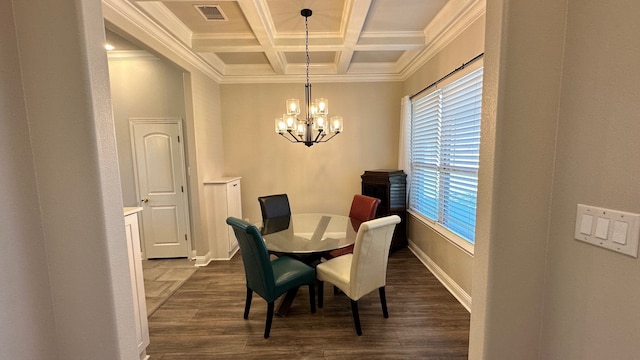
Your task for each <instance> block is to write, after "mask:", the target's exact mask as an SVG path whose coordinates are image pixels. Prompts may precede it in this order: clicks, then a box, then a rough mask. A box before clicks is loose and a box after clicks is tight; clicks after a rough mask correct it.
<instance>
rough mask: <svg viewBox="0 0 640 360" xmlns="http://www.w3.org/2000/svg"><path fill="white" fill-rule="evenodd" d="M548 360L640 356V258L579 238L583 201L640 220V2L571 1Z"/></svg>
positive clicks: (545, 338)
mask: <svg viewBox="0 0 640 360" xmlns="http://www.w3.org/2000/svg"><path fill="white" fill-rule="evenodd" d="M568 3H569V5H568V14H567V25H566V29H567V30H566V45H565V47H564V58H563V77H562V90H561V93H560V111H559V113H558V131H557V150H556V163H555V173H554V182H553V192H552V198H553V200H552V202H553V203H552V207H551V216H550V218H551V222H550V228H549V247H548V256H547V264H548V265H547V279H546V284H545V285H546V289H545V293H544V298H543V299H544V315H543V322H542V331H541V334H542V335H541V352H540V358H541V359H586V360H589V359H637V358H638V357H640V349H639V348H638V344H640V302H639V301H637V300H636V299H640V280H639V278H638V275H639V274H640V260H639V259H637V258H632V257H629V256H625V255H621V254H618V253H614V252H611V251H608V250H604V249H601V248H598V247H594V246H590V245H587V244H584V243H581V242H578V241H576V240H574V239H573V229H574V224H575V212H576V204H578V203H582V204H591V205H595V206H602V207H605V208H611V209H619V210H623V211H628V212H634V213H640V191H639V190H638V185H639V184H640V146H639V144H640V143H639V142H638V139H640V118H639V116H638V114H640V83H639V82H638V80H640V67H638V64H640V41H639V38H638V34H640V22H638V18H639V16H640V2H638V1H632V0H630V1H618V2H616V3H608V4H607V3H605V2H602V1H594V0H569V1H568Z"/></svg>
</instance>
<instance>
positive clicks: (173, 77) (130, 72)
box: [109, 53, 189, 206]
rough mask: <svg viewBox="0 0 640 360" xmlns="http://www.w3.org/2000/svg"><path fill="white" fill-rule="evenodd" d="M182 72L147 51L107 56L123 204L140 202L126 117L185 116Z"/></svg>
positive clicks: (167, 117)
mask: <svg viewBox="0 0 640 360" xmlns="http://www.w3.org/2000/svg"><path fill="white" fill-rule="evenodd" d="M182 73H183V71H182V70H181V69H179V68H177V67H175V66H173V65H171V64H169V63H167V62H166V61H164V60H162V59H160V58H157V57H154V56H151V55H149V54H147V55H145V54H144V53H143V54H140V56H139V57H131V56H127V57H117V56H112V57H110V58H109V81H110V85H111V103H112V104H113V117H114V122H115V126H116V128H115V130H116V140H117V143H118V164H119V168H120V181H121V183H122V200H123V202H124V205H125V206H140V201H139V199H138V197H137V196H136V183H135V176H134V172H135V170H134V165H133V154H132V150H131V134H130V123H129V120H130V119H134V118H137V119H184V118H185V111H184V98H185V96H184V84H183V75H182ZM188 140H189V139H187V141H188ZM185 150H186V149H185ZM187 165H188V164H187Z"/></svg>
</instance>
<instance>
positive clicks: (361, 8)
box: [337, 0, 373, 74]
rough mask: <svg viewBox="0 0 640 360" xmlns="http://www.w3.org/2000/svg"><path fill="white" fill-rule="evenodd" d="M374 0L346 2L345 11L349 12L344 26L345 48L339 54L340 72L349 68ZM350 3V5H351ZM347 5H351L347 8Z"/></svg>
mask: <svg viewBox="0 0 640 360" xmlns="http://www.w3.org/2000/svg"><path fill="white" fill-rule="evenodd" d="M372 2H373V1H372V0H353V1H346V2H345V9H344V10H343V12H344V13H345V14H347V15H346V16H345V18H347V19H348V20H347V22H346V24H345V26H343V31H342V32H343V38H344V50H343V51H341V52H340V53H338V56H337V70H338V74H345V73H346V72H347V71H348V70H349V64H351V59H352V58H353V53H354V49H355V46H356V44H357V43H358V39H360V34H361V33H362V28H363V27H364V22H365V21H366V20H367V14H368V13H369V9H370V8H371V3H372ZM349 5H350V6H349ZM347 6H349V7H348V8H347Z"/></svg>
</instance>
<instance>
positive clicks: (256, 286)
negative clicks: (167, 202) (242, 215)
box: [227, 217, 316, 339]
mask: <svg viewBox="0 0 640 360" xmlns="http://www.w3.org/2000/svg"><path fill="white" fill-rule="evenodd" d="M227 224H229V225H231V227H232V228H233V231H234V233H235V235H236V238H237V239H238V244H239V245H240V253H241V254H242V262H243V264H244V271H245V276H246V280H247V298H246V302H245V307H244V318H245V319H247V318H248V317H249V309H250V308H251V298H252V296H253V292H256V293H257V294H258V295H260V296H261V297H262V298H263V299H264V300H265V301H266V302H267V321H266V324H265V326H264V338H265V339H266V338H268V337H269V332H270V331H271V322H272V320H273V312H274V302H275V301H276V299H277V298H278V297H280V296H281V295H282V294H284V293H286V292H288V291H289V290H292V289H297V288H298V287H300V286H302V285H308V286H309V298H310V304H311V313H315V312H316V299H315V288H314V285H315V282H316V271H315V270H314V268H312V267H311V266H309V265H307V264H305V263H303V262H301V261H298V260H295V259H293V258H290V257H288V256H283V257H280V258H277V259H275V260H269V253H268V252H267V247H266V245H265V244H264V239H263V238H262V235H260V232H259V231H258V228H256V227H255V226H254V225H251V224H249V223H248V222H246V221H244V220H241V219H237V218H233V217H229V218H227Z"/></svg>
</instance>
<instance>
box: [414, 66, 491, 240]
mask: <svg viewBox="0 0 640 360" xmlns="http://www.w3.org/2000/svg"><path fill="white" fill-rule="evenodd" d="M481 109H482V68H480V69H478V70H475V71H473V72H472V73H470V74H468V75H465V76H464V77H462V78H460V79H458V80H456V81H455V82H452V83H451V84H449V85H447V86H445V87H444V88H442V89H438V90H435V91H433V92H432V93H430V94H427V95H426V96H423V97H421V98H419V99H414V100H413V101H412V115H411V144H410V156H411V175H412V178H411V184H410V198H409V208H410V209H412V210H414V211H416V212H418V213H420V214H422V215H423V216H425V217H427V218H429V219H431V220H433V221H435V222H437V223H438V224H440V225H442V226H444V227H445V228H447V229H448V230H450V231H452V232H454V233H455V234H457V235H459V236H460V237H462V238H463V239H465V240H467V241H468V242H470V243H471V244H473V243H474V234H475V225H476V199H477V190H478V160H479V156H480V153H479V152H480V118H481Z"/></svg>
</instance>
